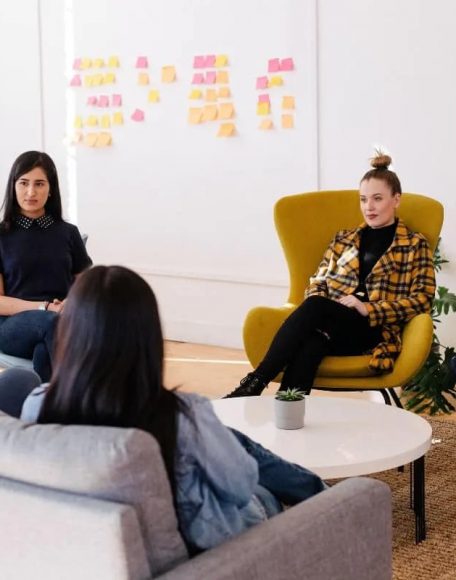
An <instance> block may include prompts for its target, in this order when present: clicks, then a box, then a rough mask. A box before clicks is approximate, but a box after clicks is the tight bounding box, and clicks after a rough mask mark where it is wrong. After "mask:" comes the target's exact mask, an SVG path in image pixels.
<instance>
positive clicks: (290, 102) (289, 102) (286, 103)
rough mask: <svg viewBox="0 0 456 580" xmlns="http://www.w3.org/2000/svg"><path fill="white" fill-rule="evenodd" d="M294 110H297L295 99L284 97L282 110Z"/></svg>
mask: <svg viewBox="0 0 456 580" xmlns="http://www.w3.org/2000/svg"><path fill="white" fill-rule="evenodd" d="M294 108H295V98H294V97H282V109H294Z"/></svg>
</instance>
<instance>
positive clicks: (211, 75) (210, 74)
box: [206, 70, 217, 85]
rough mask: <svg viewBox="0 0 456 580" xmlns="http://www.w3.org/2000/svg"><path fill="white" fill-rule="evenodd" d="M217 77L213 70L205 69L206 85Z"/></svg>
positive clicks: (212, 83)
mask: <svg viewBox="0 0 456 580" xmlns="http://www.w3.org/2000/svg"><path fill="white" fill-rule="evenodd" d="M216 79H217V73H216V72H214V71H210V70H209V71H207V73H206V84H207V85H214V84H215V81H216Z"/></svg>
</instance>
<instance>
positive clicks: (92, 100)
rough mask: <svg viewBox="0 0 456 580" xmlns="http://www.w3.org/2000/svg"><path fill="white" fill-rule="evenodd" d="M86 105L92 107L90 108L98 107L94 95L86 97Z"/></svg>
mask: <svg viewBox="0 0 456 580" xmlns="http://www.w3.org/2000/svg"><path fill="white" fill-rule="evenodd" d="M87 104H88V105H90V106H92V107H96V106H97V105H98V99H97V97H96V96H95V95H92V96H90V97H87Z"/></svg>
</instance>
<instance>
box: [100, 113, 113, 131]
mask: <svg viewBox="0 0 456 580" xmlns="http://www.w3.org/2000/svg"><path fill="white" fill-rule="evenodd" d="M100 125H101V126H102V127H103V129H109V127H111V117H110V116H109V115H103V116H102V117H101V121H100Z"/></svg>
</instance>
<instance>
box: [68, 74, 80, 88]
mask: <svg viewBox="0 0 456 580" xmlns="http://www.w3.org/2000/svg"><path fill="white" fill-rule="evenodd" d="M81 84H82V83H81V77H80V75H74V76H73V78H72V79H71V81H70V87H80V86H81Z"/></svg>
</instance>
